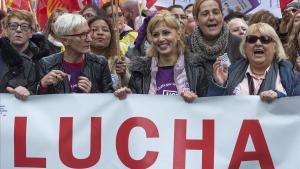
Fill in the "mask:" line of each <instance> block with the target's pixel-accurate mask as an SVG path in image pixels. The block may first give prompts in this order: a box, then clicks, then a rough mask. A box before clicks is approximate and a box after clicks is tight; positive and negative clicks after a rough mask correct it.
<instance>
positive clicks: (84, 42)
mask: <svg viewBox="0 0 300 169" xmlns="http://www.w3.org/2000/svg"><path fill="white" fill-rule="evenodd" d="M54 33H55V35H56V37H57V38H59V40H60V41H61V42H62V43H63V44H64V46H65V51H64V52H62V53H57V54H53V55H50V56H48V57H45V58H43V59H41V60H40V62H39V75H40V79H41V80H40V83H39V89H38V92H39V93H48V94H50V93H109V92H112V91H113V88H112V81H111V77H110V71H109V68H108V64H107V61H106V59H105V58H104V57H102V56H97V55H94V54H90V53H89V52H90V42H91V40H92V39H91V36H90V28H89V26H88V24H87V21H86V19H85V18H84V17H82V16H81V15H78V14H69V13H66V14H63V15H62V16H60V17H58V19H57V20H56V22H55V24H54Z"/></svg>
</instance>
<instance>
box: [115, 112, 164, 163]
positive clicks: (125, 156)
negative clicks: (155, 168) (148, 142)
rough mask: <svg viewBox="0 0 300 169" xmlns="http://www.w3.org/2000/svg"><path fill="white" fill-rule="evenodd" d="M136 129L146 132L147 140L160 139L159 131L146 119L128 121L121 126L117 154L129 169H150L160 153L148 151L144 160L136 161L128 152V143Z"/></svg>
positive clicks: (139, 118) (135, 118) (137, 118)
mask: <svg viewBox="0 0 300 169" xmlns="http://www.w3.org/2000/svg"><path fill="white" fill-rule="evenodd" d="M134 127H142V128H144V130H145V132H146V137H147V138H149V137H150V138H153V137H159V134H158V130H157V128H156V126H155V124H154V123H153V122H152V121H151V120H149V119H146V118H143V117H133V118H130V119H127V120H126V121H125V122H124V123H123V124H122V125H121V126H120V129H119V131H118V134H117V143H116V148H117V153H118V156H119V158H120V160H121V161H122V162H123V164H124V165H126V166H127V167H128V168H148V167H150V166H151V165H152V164H153V163H154V162H155V161H156V159H157V156H158V152H155V151H147V152H146V154H145V156H144V158H142V159H140V160H134V159H132V158H131V157H130V154H129V150H128V141H129V134H130V131H131V130H132V129H133V128H134Z"/></svg>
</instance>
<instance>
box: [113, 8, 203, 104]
mask: <svg viewBox="0 0 300 169" xmlns="http://www.w3.org/2000/svg"><path fill="white" fill-rule="evenodd" d="M182 33H183V32H181V25H180V22H179V21H178V19H176V18H175V17H174V15H172V14H171V13H170V12H166V11H163V12H160V13H158V14H156V15H155V16H154V17H153V18H152V19H151V20H150V22H149V24H148V27H147V37H148V39H149V41H150V42H151V44H150V46H149V48H148V50H147V53H146V55H147V56H146V57H136V58H134V59H132V60H131V64H130V66H129V69H130V70H131V72H132V74H131V78H130V80H129V85H128V88H121V89H119V90H117V91H116V92H115V95H116V96H117V97H119V98H120V99H124V98H126V95H127V93H131V92H132V93H137V94H153V95H181V96H182V97H183V99H184V100H185V101H186V102H193V101H194V100H195V99H196V98H197V97H200V96H205V94H206V90H207V80H206V75H205V72H204V69H203V67H202V65H201V64H199V63H198V59H197V56H194V55H192V54H191V53H189V52H186V51H185V45H184V42H183V40H182Z"/></svg>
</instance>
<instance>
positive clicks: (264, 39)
mask: <svg viewBox="0 0 300 169" xmlns="http://www.w3.org/2000/svg"><path fill="white" fill-rule="evenodd" d="M258 39H259V40H260V42H261V43H262V44H269V43H271V42H272V41H273V38H271V37H270V36H261V37H258V36H255V35H248V36H246V42H247V43H251V44H252V43H256V42H257V40H258Z"/></svg>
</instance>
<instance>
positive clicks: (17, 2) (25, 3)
mask: <svg viewBox="0 0 300 169" xmlns="http://www.w3.org/2000/svg"><path fill="white" fill-rule="evenodd" d="M7 4H8V7H10V8H13V9H23V10H27V11H30V9H31V7H30V0H9V1H8V2H7Z"/></svg>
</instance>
